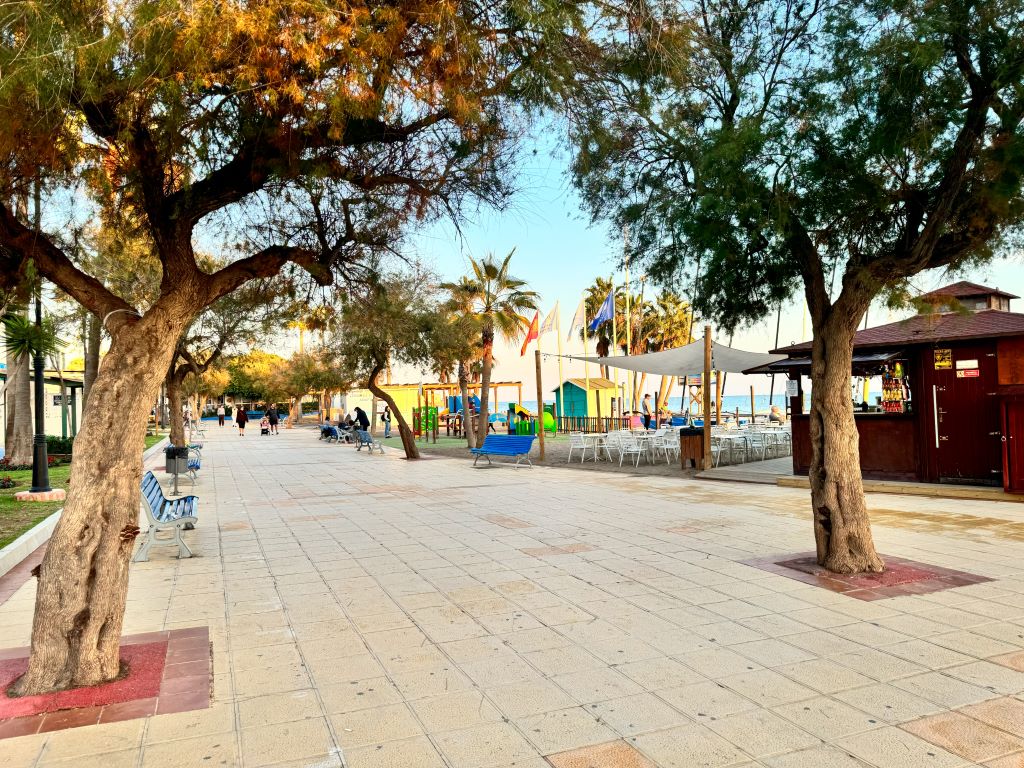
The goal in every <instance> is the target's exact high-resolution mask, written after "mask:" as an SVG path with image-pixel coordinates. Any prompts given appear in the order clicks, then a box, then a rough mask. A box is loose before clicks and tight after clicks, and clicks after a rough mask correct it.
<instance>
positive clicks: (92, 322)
mask: <svg viewBox="0 0 1024 768" xmlns="http://www.w3.org/2000/svg"><path fill="white" fill-rule="evenodd" d="M84 342H85V343H84V347H85V373H84V374H83V375H82V411H83V413H84V412H85V408H86V406H87V405H88V403H89V392H91V391H92V385H93V382H94V381H96V373H97V372H98V371H99V369H100V321H99V318H98V317H96V315H94V314H92V313H91V312H87V313H86V314H85V339H84Z"/></svg>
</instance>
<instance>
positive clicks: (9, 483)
mask: <svg viewBox="0 0 1024 768" xmlns="http://www.w3.org/2000/svg"><path fill="white" fill-rule="evenodd" d="M16 485H17V483H16V482H14V479H13V478H12V477H11V476H10V475H4V476H3V477H0V488H13V487H14V486H16Z"/></svg>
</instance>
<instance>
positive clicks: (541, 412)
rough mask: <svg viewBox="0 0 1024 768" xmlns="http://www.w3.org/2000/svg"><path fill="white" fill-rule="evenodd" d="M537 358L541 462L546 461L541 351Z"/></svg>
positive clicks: (536, 352) (538, 425) (538, 429)
mask: <svg viewBox="0 0 1024 768" xmlns="http://www.w3.org/2000/svg"><path fill="white" fill-rule="evenodd" d="M533 354H534V355H536V357H537V439H538V440H540V460H541V461H544V385H543V384H542V383H541V380H540V350H539V349H538V350H535V351H534V353H533Z"/></svg>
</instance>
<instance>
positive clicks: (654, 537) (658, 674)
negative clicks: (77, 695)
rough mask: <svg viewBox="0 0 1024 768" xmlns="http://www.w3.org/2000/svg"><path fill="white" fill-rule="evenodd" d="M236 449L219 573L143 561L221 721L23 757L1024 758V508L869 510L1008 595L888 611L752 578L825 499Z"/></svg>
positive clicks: (824, 766)
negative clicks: (195, 641)
mask: <svg viewBox="0 0 1024 768" xmlns="http://www.w3.org/2000/svg"><path fill="white" fill-rule="evenodd" d="M229 429H230V428H227V427H225V428H224V431H223V432H220V431H219V430H218V429H217V428H216V427H214V428H213V429H211V430H210V436H209V437H208V438H207V440H206V443H207V447H206V448H205V449H204V462H203V470H202V472H201V476H200V481H199V483H198V486H197V489H196V490H197V493H198V494H199V495H200V497H201V503H200V525H199V527H198V528H197V530H196V531H194V532H192V533H190V534H188V535H189V536H190V537H191V538H190V544H194V546H193V549H194V550H195V551H196V552H197V553H198V554H200V555H201V556H200V557H196V558H194V559H191V560H184V561H180V562H179V561H178V560H176V559H174V558H173V552H174V551H175V550H174V548H173V547H160V548H154V550H153V554H152V559H151V561H150V562H149V563H145V564H138V565H135V566H133V571H132V583H131V592H130V595H129V602H128V617H127V624H126V626H125V633H126V634H130V633H141V632H152V631H158V630H169V629H183V628H190V627H196V626H202V625H208V626H209V628H210V639H211V642H212V659H213V671H214V677H213V699H212V706H211V707H210V708H208V709H204V710H199V711H194V712H186V713H180V714H169V715H156V716H152V717H147V718H141V719H137V720H130V721H125V722H119V723H113V724H109V725H93V726H87V727H81V728H74V729H70V730H64V731H56V732H52V733H45V734H39V735H33V736H20V737H16V738H9V739H5V740H2V741H0V765H3V766H40V767H42V766H75V768H87V767H88V766H93V765H95V766H104V768H107V767H109V768H116V767H117V766H146V767H149V766H152V767H154V768H155V767H157V766H201V765H218V766H236V765H237V766H245V767H246V768H252V767H253V766H270V765H274V766H278V765H280V766H318V767H320V766H322V767H328V766H338V765H347V766H350V767H351V768H434V767H435V766H449V768H511V767H512V766H515V768H550V766H554V767H555V768H658V767H660V768H697V767H699V766H744V767H745V768H751V767H752V766H769V767H770V768H852V767H853V766H865V765H867V766H877V767H878V768H904V767H905V768H917V767H918V766H941V767H945V766H950V767H953V766H964V765H978V764H984V765H987V766H990V767H991V768H1022V767H1024V655H1022V652H1024V507H1022V506H1021V505H1016V504H993V503H982V502H965V501H949V502H946V501H940V500H932V499H922V498H910V497H898V496H884V497H881V496H879V497H874V498H872V499H871V504H872V507H873V513H874V516H875V519H876V521H877V524H876V527H875V535H876V538H877V540H878V542H879V549H880V550H881V551H883V552H888V553H891V554H894V555H899V556H900V557H904V558H908V559H911V560H915V561H920V562H925V563H931V564H934V565H939V566H942V567H945V568H950V569H955V570H962V571H967V572H969V573H974V574H979V575H982V576H986V577H990V578H991V579H993V581H991V582H987V583H982V584H975V585H970V586H960V587H956V588H953V589H948V590H945V591H940V592H934V593H931V594H924V595H912V596H900V597H893V598H887V599H879V600H875V601H871V602H866V601H862V600H857V599H854V598H851V597H849V596H846V595H843V594H840V593H836V592H833V591H829V590H825V589H821V588H818V587H815V586H812V585H810V584H805V583H802V582H800V581H798V580H794V579H790V578H787V577H785V576H783V575H780V574H776V573H771V572H766V571H764V570H760V569H758V568H755V567H752V566H750V565H746V564H744V561H751V560H755V559H758V558H765V557H770V556H775V555H778V558H777V559H779V560H782V559H786V558H787V557H793V556H794V555H795V554H797V553H802V552H805V551H806V550H807V549H808V548H809V545H810V543H811V541H812V535H811V524H810V521H809V517H808V514H807V506H808V500H807V495H806V491H801V490H796V489H782V488H774V487H770V486H751V485H745V484H728V483H714V482H706V481H703V482H702V481H694V480H684V479H676V478H670V477H653V478H647V477H639V476H630V475H624V474H614V475H611V476H603V475H601V474H599V473H595V472H586V473H582V472H578V471H575V470H569V469H561V468H537V469H533V470H530V469H525V468H524V469H519V470H513V469H511V468H508V467H501V468H497V469H479V470H474V469H471V468H470V466H469V465H470V462H469V461H468V460H466V461H463V460H453V459H439V458H433V459H425V460H423V461H421V462H418V463H408V462H405V461H404V460H402V459H400V458H399V457H398V456H396V455H395V454H394V453H389V454H388V455H387V456H383V457H382V456H373V457H371V456H367V455H366V454H365V453H356V452H355V451H354V450H353V449H352V448H350V447H347V446H337V445H324V444H322V443H319V442H318V441H317V440H316V435H315V433H313V432H310V431H307V430H294V431H290V432H283V433H282V434H281V435H280V436H279V437H262V438H261V437H259V436H258V435H252V436H247V437H246V438H244V440H243V439H240V438H238V437H237V436H235V434H234V431H233V430H230V431H229ZM32 599H33V584H32V582H31V581H30V582H29V583H27V584H25V586H23V587H22V588H20V589H19V590H18V591H17V592H16V593H14V595H13V596H11V597H10V599H9V600H8V601H7V602H6V603H4V604H3V605H0V648H8V647H15V646H22V645H25V644H26V643H27V641H28V635H29V628H30V616H31V607H32Z"/></svg>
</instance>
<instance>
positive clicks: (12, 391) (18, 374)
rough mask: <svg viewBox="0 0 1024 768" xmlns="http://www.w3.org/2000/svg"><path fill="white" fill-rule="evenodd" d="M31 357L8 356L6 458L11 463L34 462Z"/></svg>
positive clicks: (23, 355)
mask: <svg viewBox="0 0 1024 768" xmlns="http://www.w3.org/2000/svg"><path fill="white" fill-rule="evenodd" d="M31 365H32V358H31V357H30V356H29V355H25V354H21V355H17V356H15V355H11V354H10V353H8V355H7V387H6V393H7V430H6V434H5V435H4V447H5V451H4V455H5V456H6V457H7V458H8V459H10V463H11V464H31V463H32V379H31V367H30V366H31Z"/></svg>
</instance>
